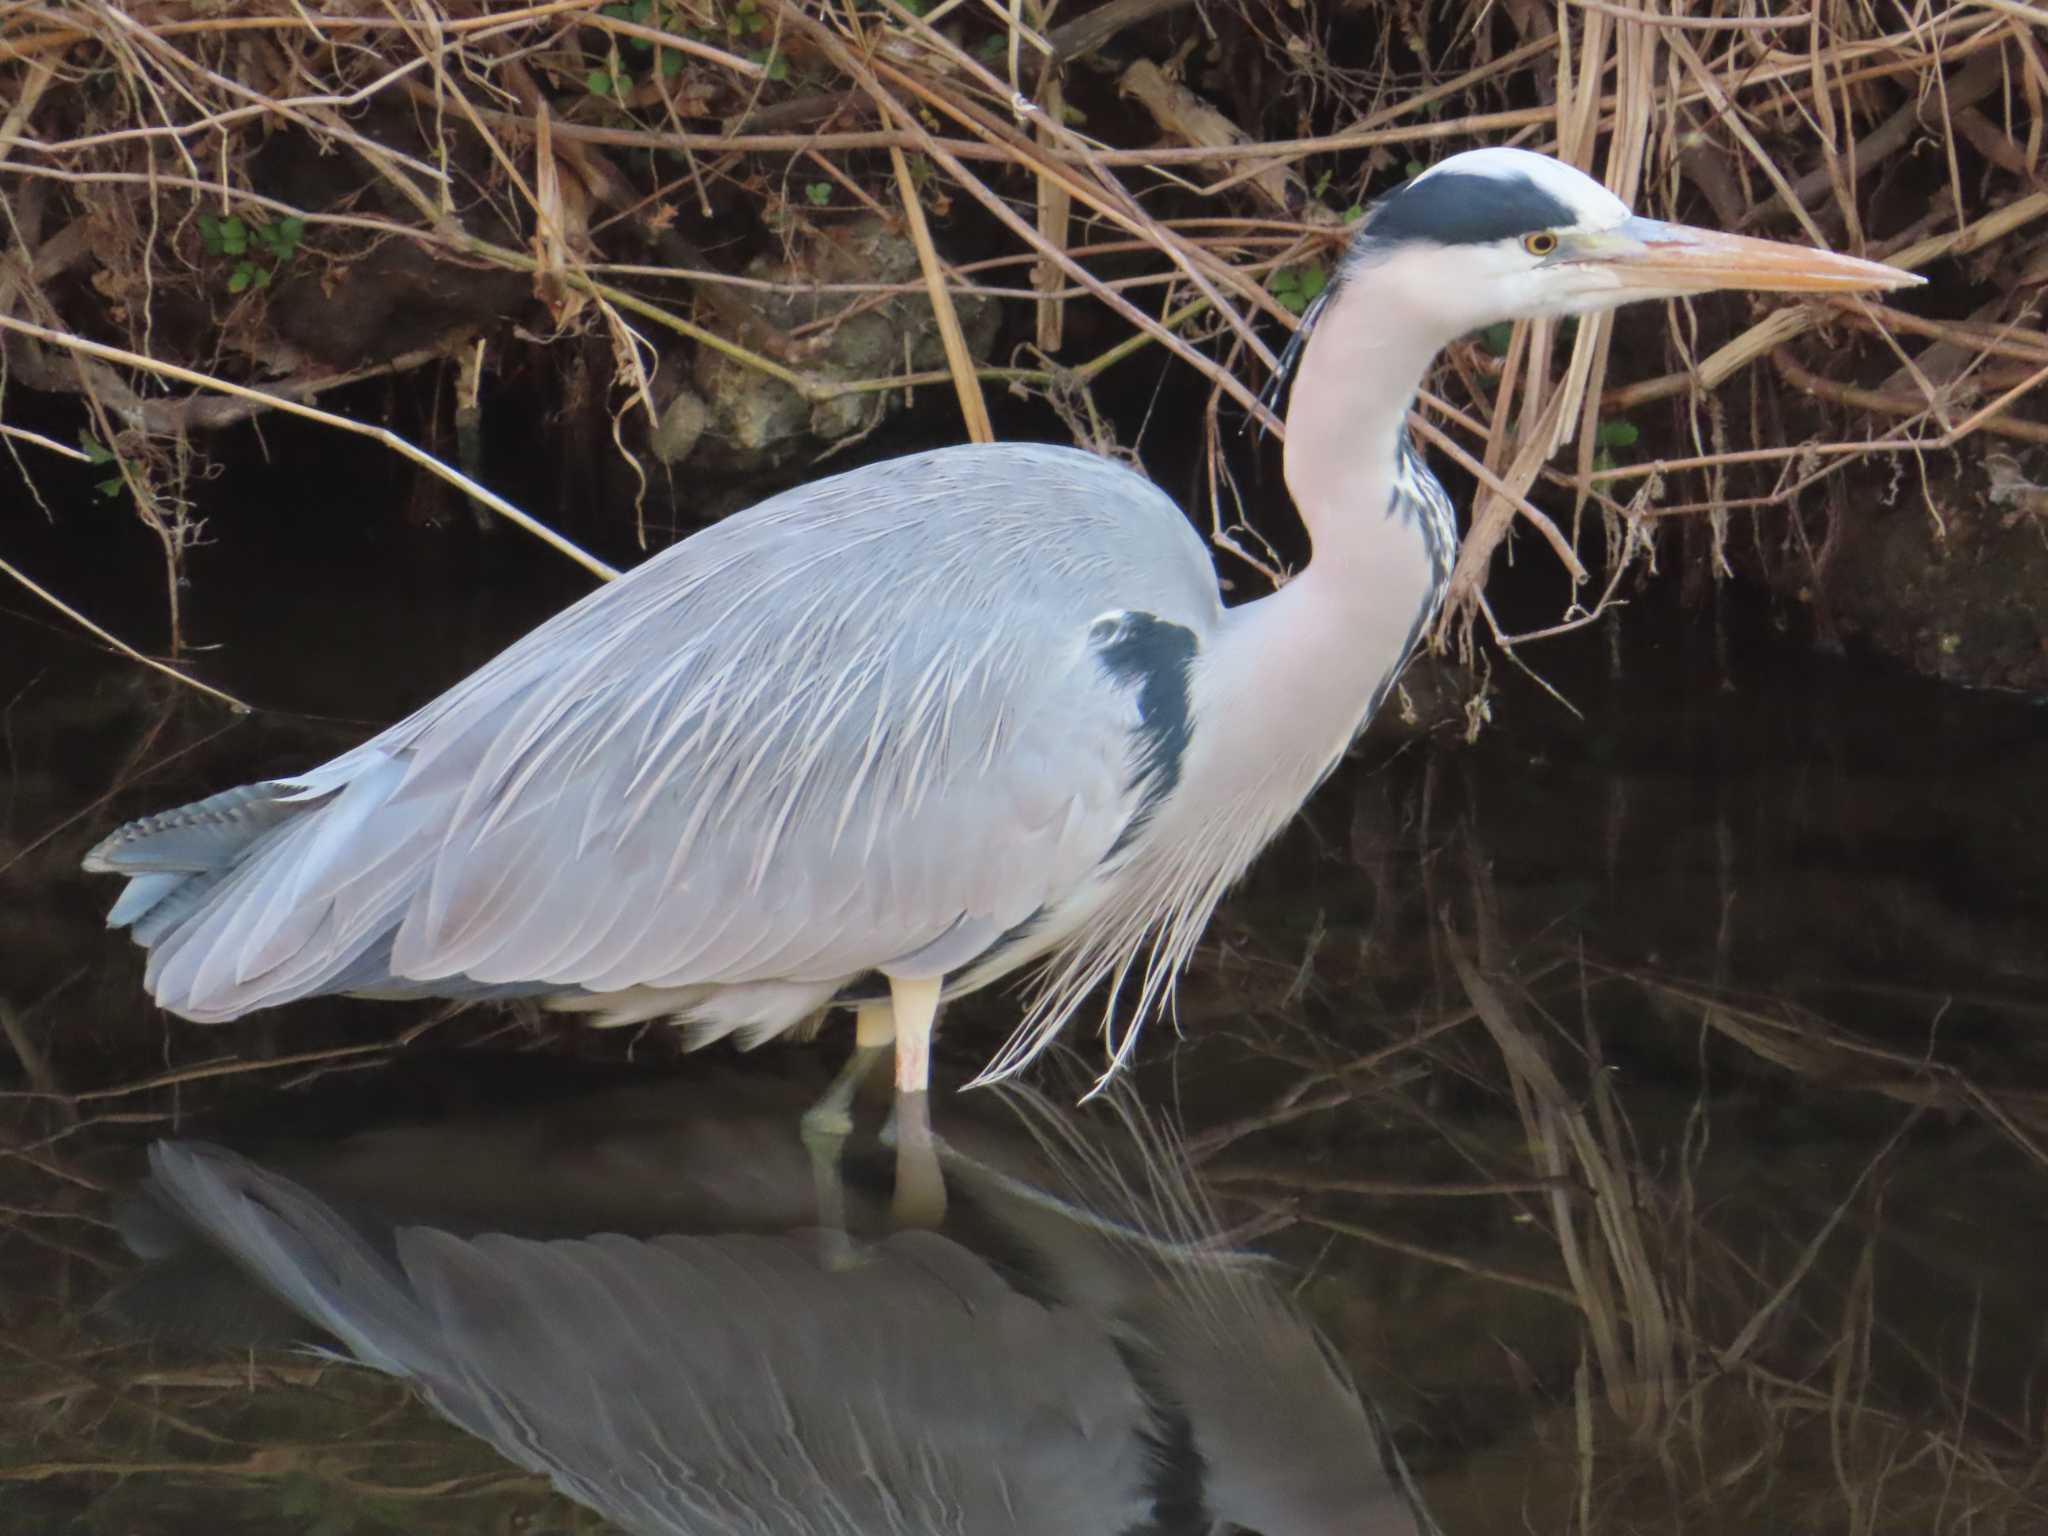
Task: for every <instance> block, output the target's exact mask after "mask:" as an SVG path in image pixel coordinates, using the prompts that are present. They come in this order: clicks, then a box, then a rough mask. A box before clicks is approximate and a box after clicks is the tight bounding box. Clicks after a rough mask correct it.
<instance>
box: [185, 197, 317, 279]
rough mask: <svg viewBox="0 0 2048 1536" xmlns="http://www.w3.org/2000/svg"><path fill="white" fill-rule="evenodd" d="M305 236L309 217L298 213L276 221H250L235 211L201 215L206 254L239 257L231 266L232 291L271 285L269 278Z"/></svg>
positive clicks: (290, 257) (201, 239) (200, 222)
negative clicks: (256, 222) (225, 215)
mask: <svg viewBox="0 0 2048 1536" xmlns="http://www.w3.org/2000/svg"><path fill="white" fill-rule="evenodd" d="M305 236H306V221H305V220H304V219H302V218H300V217H299V216H298V215H297V214H291V215H288V216H287V217H285V218H282V219H279V220H278V221H277V222H276V223H275V224H251V223H249V222H248V221H247V220H245V219H242V218H239V217H236V216H234V215H230V216H229V217H227V218H225V219H223V218H219V217H217V216H216V215H214V214H211V213H202V214H200V215H199V239H200V242H201V243H202V244H203V245H204V246H205V247H206V252H207V254H208V255H209V256H224V257H233V258H236V260H235V264H234V266H232V267H231V268H229V269H228V281H227V289H228V292H229V293H242V292H245V291H247V290H248V289H250V288H268V287H269V286H270V280H271V279H272V278H273V277H275V276H276V275H277V274H278V272H279V271H281V270H282V269H283V267H284V265H285V263H286V262H288V261H290V260H291V259H292V257H293V256H295V255H297V254H298V250H299V243H300V242H301V241H302V240H304V239H305Z"/></svg>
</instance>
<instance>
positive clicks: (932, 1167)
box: [889, 976, 946, 1228]
mask: <svg viewBox="0 0 2048 1536" xmlns="http://www.w3.org/2000/svg"><path fill="white" fill-rule="evenodd" d="M939 985H940V984H939V981H938V980H937V978H933V979H931V980H917V981H903V980H899V979H898V978H896V977H894V976H892V977H890V978H889V1003H890V1012H891V1014H892V1016H893V1023H894V1025H895V1032H896V1192H895V1198H894V1199H893V1200H892V1201H891V1202H890V1216H891V1218H892V1219H893V1221H894V1223H895V1225H896V1226H897V1227H899V1228H900V1227H936V1226H938V1225H939V1223H940V1222H942V1221H944V1220H945V1218H946V1181H945V1176H944V1175H943V1174H941V1173H940V1171H939V1154H938V1150H937V1148H935V1147H934V1146H933V1145H932V1122H931V1093H930V1089H931V1062H932V1023H933V1021H934V1020H935V1019H936V1018H937V1017H938V1012H939Z"/></svg>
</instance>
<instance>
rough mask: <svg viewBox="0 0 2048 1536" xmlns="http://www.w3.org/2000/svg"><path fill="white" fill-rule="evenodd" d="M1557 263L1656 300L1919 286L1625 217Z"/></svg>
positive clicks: (1880, 268)
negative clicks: (1594, 272) (1605, 276)
mask: <svg viewBox="0 0 2048 1536" xmlns="http://www.w3.org/2000/svg"><path fill="white" fill-rule="evenodd" d="M1562 257H1563V260H1565V261H1567V262H1583V263H1585V264H1586V265H1588V266H1597V267H1604V268H1606V269H1607V270H1608V271H1611V272H1612V273H1614V275H1615V276H1616V277H1617V278H1618V279H1619V280H1620V284H1621V287H1622V288H1623V289H1624V290H1630V289H1634V290H1640V291H1642V292H1645V293H1659V294H1679V293H1711V292H1713V291H1714V290H1715V289H1719V288H1754V289H1765V290H1768V291H1770V292H1774V293H1863V292H1867V291H1869V290H1871V289H1886V288H1910V287H1912V286H1914V285H1915V284H1918V283H1923V282H1925V281H1926V279H1925V278H1923V277H1921V276H1919V275H1918V274H1916V273H1912V272H1907V271H1903V270H1901V269H1900V268H1898V267H1888V266H1886V265H1885V264H1884V263H1883V262H1879V261H1864V260H1862V259H1861V258H1860V257H1856V256H1837V255H1836V254H1835V253H1834V252H1833V251H1817V250H1814V249H1813V248H1812V247H1810V246H1804V245H1787V244H1785V243H1783V242H1782V241H1778V240H1754V239H1751V238H1750V237H1749V236H1748V235H1724V234H1721V233H1719V232H1718V231H1715V230H1711V229H1695V228H1693V226H1691V225H1690V224H1666V223H1664V222H1663V221H1662V220H1661V219H1642V218H1634V219H1629V220H1627V221H1625V222H1624V223H1621V224H1618V225H1616V226H1615V227H1614V228H1613V229H1609V230H1603V231H1602V232H1600V233H1599V234H1597V235H1582V236H1580V237H1578V239H1577V240H1576V241H1574V242H1573V243H1572V245H1571V246H1570V247H1568V248H1567V249H1566V250H1565V251H1564V252H1563V253H1562Z"/></svg>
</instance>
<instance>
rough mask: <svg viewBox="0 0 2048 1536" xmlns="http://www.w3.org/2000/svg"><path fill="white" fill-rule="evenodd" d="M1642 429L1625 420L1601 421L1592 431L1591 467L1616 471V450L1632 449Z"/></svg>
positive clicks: (1617, 463) (1617, 466)
mask: <svg viewBox="0 0 2048 1536" xmlns="http://www.w3.org/2000/svg"><path fill="white" fill-rule="evenodd" d="M1642 435H1643V434H1642V429H1641V428H1639V427H1638V426H1637V425H1636V424H1635V423H1634V422H1632V421H1629V420H1626V419H1625V418H1617V419H1615V420H1613V421H1603V422H1601V423H1600V425H1599V426H1597V427H1595V428H1594V429H1593V447H1594V448H1595V450H1596V452H1595V453H1594V454H1593V467H1594V468H1595V469H1617V468H1619V467H1620V464H1619V461H1618V460H1617V459H1616V458H1615V456H1614V450H1615V449H1617V448H1633V447H1635V445H1636V440H1637V439H1638V438H1640V437H1641V436H1642Z"/></svg>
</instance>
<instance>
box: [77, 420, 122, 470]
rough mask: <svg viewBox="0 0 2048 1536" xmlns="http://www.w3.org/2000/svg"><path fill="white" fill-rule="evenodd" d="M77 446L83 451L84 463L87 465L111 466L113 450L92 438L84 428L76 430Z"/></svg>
mask: <svg viewBox="0 0 2048 1536" xmlns="http://www.w3.org/2000/svg"><path fill="white" fill-rule="evenodd" d="M78 446H79V447H80V448H81V449H82V450H84V453H85V458H86V462H87V463H89V464H111V463H113V462H114V450H113V449H111V448H109V447H108V446H107V445H106V444H105V443H103V442H101V441H100V440H99V439H98V438H96V437H94V436H93V435H92V433H90V432H88V431H87V430H86V429H85V428H84V427H80V428H79V429H78Z"/></svg>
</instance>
